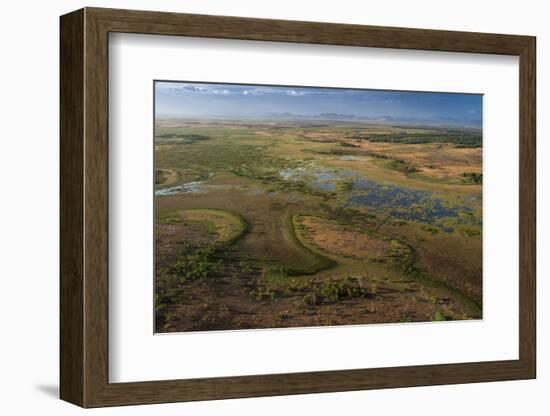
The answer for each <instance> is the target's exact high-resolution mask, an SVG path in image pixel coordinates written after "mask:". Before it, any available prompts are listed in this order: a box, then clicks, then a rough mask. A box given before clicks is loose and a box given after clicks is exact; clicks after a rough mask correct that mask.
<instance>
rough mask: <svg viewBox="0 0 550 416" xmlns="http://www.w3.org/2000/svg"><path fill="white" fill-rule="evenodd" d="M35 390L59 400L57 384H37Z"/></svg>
mask: <svg viewBox="0 0 550 416" xmlns="http://www.w3.org/2000/svg"><path fill="white" fill-rule="evenodd" d="M34 387H35V388H36V390H38V391H39V392H41V393H43V394H45V395H46V396H50V397H52V398H54V399H58V398H59V386H58V385H57V384H37V385H36V386H34Z"/></svg>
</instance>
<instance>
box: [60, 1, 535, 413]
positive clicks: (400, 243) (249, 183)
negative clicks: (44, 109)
mask: <svg viewBox="0 0 550 416" xmlns="http://www.w3.org/2000/svg"><path fill="white" fill-rule="evenodd" d="M535 49H536V47H535V38H534V37H530V36H517V35H499V34H485V33H466V32H451V31H435V30H421V29H403V28H390V27H374V26H360V25H343V24H328V23H314V22H296V21H283V20H263V19H251V18H240V17H225V16H206V15H189V14H175V13H159V12H146V11H129V10H113V9H98V8H85V9H81V10H78V11H75V12H72V13H70V14H67V15H65V16H62V17H61V51H60V52H61V128H60V130H61V305H60V322H61V352H60V355H61V389H60V395H61V398H62V399H63V400H66V401H68V402H71V403H74V404H77V405H79V406H82V407H101V406H115V405H129V404H146V403H163V402H177V401H190V400H211V399H224V398H237V397H257V396H268V395H286V394H303V393H319V392H336V391H349V390H363V389H375V388H396V387H410V386H422V385H436V384H454V383H472V382H486V381H500V380H517V379H529V378H535V376H536V334H535V310H536V309H535V293H536V292H535V280H536V279H535V241H536V239H535V218H536V213H535V160H536V152H535V110H536V97H535Z"/></svg>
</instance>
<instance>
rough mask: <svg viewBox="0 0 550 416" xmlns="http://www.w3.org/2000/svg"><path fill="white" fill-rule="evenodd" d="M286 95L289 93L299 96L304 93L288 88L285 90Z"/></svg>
mask: <svg viewBox="0 0 550 416" xmlns="http://www.w3.org/2000/svg"><path fill="white" fill-rule="evenodd" d="M286 95H290V96H292V97H301V96H302V95H304V92H303V91H296V90H288V91H287V92H286Z"/></svg>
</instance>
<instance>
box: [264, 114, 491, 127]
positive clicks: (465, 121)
mask: <svg viewBox="0 0 550 416" xmlns="http://www.w3.org/2000/svg"><path fill="white" fill-rule="evenodd" d="M266 117H268V118H276V119H284V120H326V121H359V122H362V121H363V122H371V123H372V122H376V123H382V124H420V125H425V124H434V125H453V126H456V125H459V126H469V127H477V128H480V127H481V119H479V118H475V117H471V118H458V117H457V118H453V117H439V118H435V119H421V118H414V117H400V118H395V117H392V116H388V115H380V116H372V117H371V116H357V115H355V114H340V113H321V114H314V115H306V114H294V113H289V112H284V113H272V114H268V115H267V116H266Z"/></svg>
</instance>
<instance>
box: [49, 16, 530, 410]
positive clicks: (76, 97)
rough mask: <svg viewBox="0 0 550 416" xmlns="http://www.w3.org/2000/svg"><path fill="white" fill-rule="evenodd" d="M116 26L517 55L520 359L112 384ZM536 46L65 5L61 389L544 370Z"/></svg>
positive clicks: (160, 390)
mask: <svg viewBox="0 0 550 416" xmlns="http://www.w3.org/2000/svg"><path fill="white" fill-rule="evenodd" d="M109 32H126V33H143V34H152V35H179V36H194V37H207V38H226V39H247V40H262V41H279V42H298V43H312V44H331V45H346V46H369V47H383V48H399V49H418V50H432V51H450V52H469V53H486V54H503V55H515V56H519V65H520V103H519V108H518V111H519V114H520V131H519V133H520V142H519V153H520V189H519V192H520V224H519V227H520V253H519V254H520V268H519V271H518V272H519V305H520V308H519V309H520V313H519V336H520V342H519V359H518V360H509V361H492V362H473V363H462V364H444V365H421V366H407V367H391V368H367V369H357V370H338V371H324V372H309V373H291V374H267V375H257V376H238V377H221V378H204V379H187V380H185V379H184V380H170V381H147V382H136V383H109V380H108V221H109V218H108V204H107V197H108V155H107V149H108V128H107V123H108V65H109V63H108V34H109ZM535 45H536V43H535V38H534V37H530V36H516V35H498V34H485V33H469V32H450V31H436V30H421V29H402V28H392V27H376V26H360V25H343V24H327V23H314V22H296V21H285V20H264V19H250V18H240V17H224V16H207V15H190V14H175V13H160V12H146V11H130V10H114V9H98V8H85V9H81V10H78V11H75V12H72V13H69V14H67V15H65V16H62V17H61V95H60V101H61V155H60V156H61V183H60V185H61V201H60V203H61V218H60V220H61V247H60V252H61V258H60V260H61V269H60V270H61V272H60V274H61V286H60V296H61V303H60V308H61V319H60V325H61V329H60V331H61V333H60V342H61V349H60V358H61V370H60V371H61V386H60V396H61V398H62V399H63V400H66V401H68V402H71V403H74V404H77V405H79V406H82V407H101V406H114V405H129V404H145V403H162V402H177V401H191V400H210V399H225V398H236V397H255V396H269V395H285V394H303V393H320V392H337V391H351V390H364V389H377V388H396V387H409V386H423V385H439V384H454V383H474V382H486V381H498V380H519V379H530V378H535V377H536V332H535V331H536V328H535V322H536V321H535V319H536V317H535V312H536V306H535V293H536V290H535V283H536V279H535V261H536V259H535V248H536V246H535V244H536V241H535V220H536V211H535V185H536V183H535V180H536V178H535V155H536V150H535V124H536V123H535V106H536V96H535V93H536V91H535V82H536V81H535V62H536V58H535V52H536V46H535Z"/></svg>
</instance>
